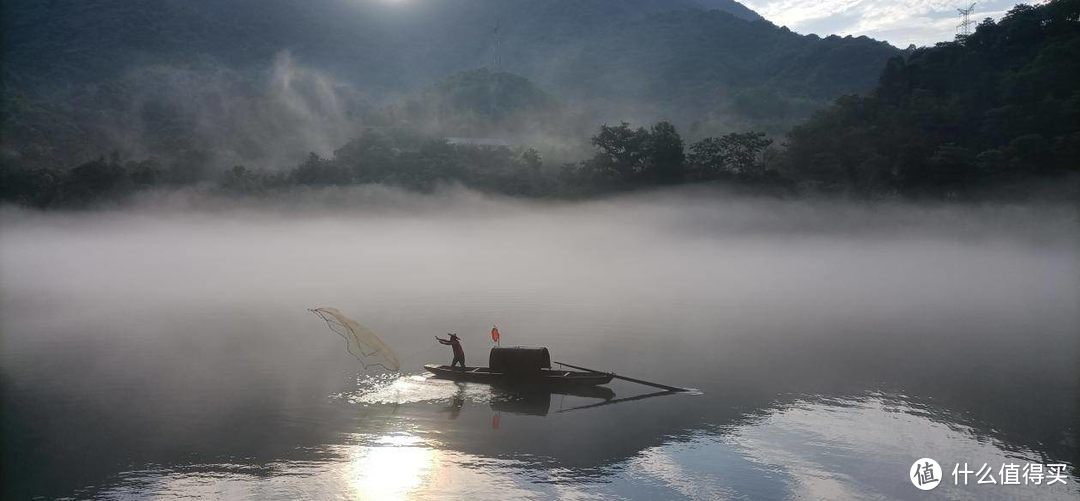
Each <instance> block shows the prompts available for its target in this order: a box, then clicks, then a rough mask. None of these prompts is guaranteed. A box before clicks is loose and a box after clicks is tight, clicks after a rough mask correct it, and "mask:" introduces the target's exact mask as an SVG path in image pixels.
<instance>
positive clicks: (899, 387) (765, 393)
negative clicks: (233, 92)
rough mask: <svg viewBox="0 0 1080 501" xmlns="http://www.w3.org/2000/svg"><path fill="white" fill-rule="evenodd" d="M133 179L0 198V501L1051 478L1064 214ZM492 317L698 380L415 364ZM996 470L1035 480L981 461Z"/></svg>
mask: <svg viewBox="0 0 1080 501" xmlns="http://www.w3.org/2000/svg"><path fill="white" fill-rule="evenodd" d="M162 198H163V199H164V200H161V199H153V198H150V197H148V198H147V199H144V200H142V201H139V202H136V203H134V205H133V206H131V207H125V208H112V209H101V210H97V211H88V212H48V213H42V212H34V211H23V210H15V209H10V208H9V209H4V210H3V211H2V212H0V224H2V226H0V228H2V230H0V231H2V234H0V235H2V238H0V278H2V282H0V287H2V289H0V292H2V294H0V329H2V330H0V333H2V335H3V338H2V343H3V344H2V354H0V366H2V380H0V381H2V390H3V470H4V480H3V484H4V486H3V489H4V496H3V497H4V498H11V499H15V498H29V497H32V496H43V497H63V496H68V497H75V498H101V499H127V498H146V497H153V498H159V499H173V498H180V497H186V496H192V495H197V496H203V497H212V498H218V499H297V498H321V499H397V498H416V499H432V498H470V499H509V498H552V497H558V498H565V499H617V498H629V499H672V498H684V497H685V498H694V499H729V498H743V499H790V498H809V499H819V498H828V499H869V498H885V499H924V498H926V497H927V496H928V495H929V496H933V497H939V498H942V499H945V498H951V499H963V498H968V499H995V498H1002V499H1025V498H1026V499H1077V498H1078V497H1080V488H1078V482H1080V474H1078V470H1077V460H1078V448H1080V444H1078V430H1077V423H1078V422H1080V413H1078V400H1080V398H1078V395H1080V376H1078V374H1080V369H1078V362H1077V360H1080V339H1078V337H1080V336H1078V334H1077V333H1078V332H1080V306H1078V305H1080V245H1078V242H1080V239H1078V236H1080V227H1078V225H1077V220H1076V211H1075V208H1060V207H1035V206H979V207H974V206H952V205H935V206H930V207H926V206H923V207H919V206H914V205H909V204H904V203H899V202H879V203H874V204H855V203H844V202H828V201H777V200H754V199H744V198H738V197H733V196H730V195H726V194H723V193H716V192H712V191H709V190H689V191H680V190H672V191H663V192H654V193H642V194H637V195H630V196H624V197H616V198H610V199H603V200H595V201H587V202H543V201H540V202H535V201H534V202H524V201H515V200H509V199H498V198H489V197H485V196H481V195H477V194H475V193H471V192H468V191H464V190H454V189H448V190H443V191H440V192H437V193H435V194H429V195H410V194H405V193H400V192H395V191H393V190H384V189H377V188H366V189H362V190H345V191H336V192H313V193H307V194H300V195H296V196H292V197H288V198H287V199H286V200H279V201H274V202H269V201H249V202H243V203H241V202H232V201H228V200H224V199H220V198H215V197H213V196H205V195H199V194H196V195H162ZM316 306H333V307H336V308H339V309H340V310H341V311H342V312H344V313H345V314H347V315H349V316H351V317H352V318H355V319H356V320H358V321H359V322H361V323H362V324H364V325H366V326H368V327H370V328H371V329H372V330H373V331H375V332H377V333H378V334H379V335H380V336H381V337H382V338H383V339H384V340H385V341H386V342H387V343H388V344H389V345H391V346H392V347H393V348H394V349H395V350H396V352H397V353H398V355H399V357H400V358H401V361H402V370H401V373H400V374H385V373H381V372H379V371H377V370H364V368H363V366H362V365H361V364H360V363H359V361H357V360H356V359H354V358H352V357H351V356H350V355H349V354H348V353H347V352H346V351H345V346H344V342H343V341H342V339H341V338H339V337H337V336H335V335H334V334H333V333H332V332H330V331H328V330H327V329H326V326H325V324H323V323H322V322H321V321H320V320H319V319H318V318H316V317H315V316H314V315H312V314H311V313H309V312H308V311H307V308H310V307H316ZM492 325H498V327H499V330H500V331H501V333H502V344H503V345H519V344H520V345H538V346H547V347H548V348H549V349H550V350H551V352H552V355H553V358H554V359H555V360H559V361H565V362H568V363H573V364H579V365H585V366H588V367H596V368H600V369H603V370H613V371H615V372H617V373H620V374H626V375H628V376H634V377H639V378H643V379H648V380H655V381H659V382H662V383H666V384H672V385H678V386H684V387H691V388H694V389H695V390H696V391H694V392H691V393H689V394H674V395H652V396H650V395H648V394H650V393H652V391H653V390H652V389H650V388H648V387H643V386H638V385H634V384H631V383H626V382H619V381H616V382H614V383H612V384H611V385H609V388H610V391H609V392H603V391H601V392H594V393H592V394H560V393H546V392H544V393H536V392H526V393H521V392H517V391H514V390H507V389H493V388H490V387H488V386H484V385H478V384H459V383H454V382H450V381H443V380H437V379H432V378H430V377H428V376H427V375H425V374H424V371H423V368H422V365H423V364H424V363H432V362H438V363H449V359H450V357H451V354H450V352H449V350H448V349H447V347H445V346H441V345H438V344H437V343H436V342H435V341H434V339H432V336H434V335H443V334H445V333H447V332H456V333H458V334H459V335H461V337H462V339H463V343H464V347H465V351H466V357H467V361H468V362H469V364H470V365H486V361H487V350H488V349H489V347H490V346H491V340H490V338H489V336H488V332H489V331H490V329H491V327H492ZM636 397H641V398H636ZM920 458H933V459H935V460H936V461H937V462H938V463H940V465H941V468H942V473H941V475H942V476H943V477H944V478H941V479H939V480H941V482H940V484H939V485H938V487H937V488H936V489H934V490H932V491H929V492H924V491H921V490H919V489H917V488H916V487H915V486H914V485H913V482H912V481H911V479H910V478H909V469H910V468H911V467H912V463H913V462H915V461H916V460H917V459H920ZM965 464H966V465H968V466H969V467H970V469H971V470H979V469H981V467H983V466H984V465H985V466H986V467H987V468H989V469H991V470H992V476H991V477H992V478H993V479H995V480H996V483H994V484H990V483H982V484H979V483H977V479H976V477H977V476H978V475H976V474H972V475H971V477H970V479H969V481H968V485H964V484H963V475H961V476H959V477H955V478H956V480H955V481H954V475H953V469H954V466H963V465H965ZM1011 464H1014V465H1016V466H1017V467H1018V468H1025V471H1027V470H1026V468H1028V467H1029V466H1030V465H1032V464H1037V465H1044V466H1050V465H1063V466H1062V467H1061V468H1062V471H1063V475H1062V476H1061V477H1060V478H1058V479H1057V480H1058V481H1057V482H1054V483H1053V484H1052V485H1051V484H1050V482H1049V480H1044V481H1043V482H1041V484H1040V485H1034V483H1033V481H1029V480H1030V479H1029V478H1028V477H1027V476H1022V477H1019V478H1020V480H1019V483H1020V485H1003V484H1004V483H1005V480H1006V478H1004V476H1005V475H1004V470H1005V469H1006V468H1011V467H1010V466H1008V465H1011ZM1025 482H1027V483H1028V485H1024V483H1025Z"/></svg>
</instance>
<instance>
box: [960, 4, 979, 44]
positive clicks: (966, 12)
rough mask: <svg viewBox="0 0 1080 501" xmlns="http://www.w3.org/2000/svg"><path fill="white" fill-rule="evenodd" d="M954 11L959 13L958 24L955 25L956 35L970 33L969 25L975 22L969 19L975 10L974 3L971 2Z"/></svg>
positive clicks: (961, 35) (963, 35) (962, 35)
mask: <svg viewBox="0 0 1080 501" xmlns="http://www.w3.org/2000/svg"><path fill="white" fill-rule="evenodd" d="M956 12H958V13H960V24H958V25H956V36H957V37H966V36H968V35H970V34H971V25H973V24H975V21H972V20H971V14H972V13H974V12H975V4H971V5H969V6H968V8H966V9H956Z"/></svg>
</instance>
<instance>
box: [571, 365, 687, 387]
mask: <svg viewBox="0 0 1080 501" xmlns="http://www.w3.org/2000/svg"><path fill="white" fill-rule="evenodd" d="M555 363H557V364H559V365H565V366H567V367H571V368H574V369H577V370H582V371H587V372H595V373H597V374H611V377H613V378H616V379H622V380H624V381H630V382H631V383H637V384H643V385H645V386H652V387H653V388H660V389H663V390H667V391H690V390H688V389H686V388H679V387H678V386H668V385H666V384H660V383H654V382H652V381H645V380H643V379H635V378H632V377H626V376H619V375H617V374H615V373H614V372H604V371H598V370H596V369H590V368H588V367H578V366H576V365H570V364H565V363H562V362H555Z"/></svg>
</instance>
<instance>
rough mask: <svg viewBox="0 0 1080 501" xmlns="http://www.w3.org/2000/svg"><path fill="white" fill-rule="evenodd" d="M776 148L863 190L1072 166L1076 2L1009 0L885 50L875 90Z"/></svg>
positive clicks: (1079, 83) (1078, 88)
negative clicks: (973, 20) (923, 44)
mask: <svg viewBox="0 0 1080 501" xmlns="http://www.w3.org/2000/svg"><path fill="white" fill-rule="evenodd" d="M784 157H785V159H784V163H785V164H786V169H787V170H788V172H789V173H790V175H792V176H794V177H797V178H799V179H802V180H804V181H805V182H807V183H813V184H817V185H819V186H822V187H826V188H831V189H838V190H844V191H856V192H862V193H868V192H878V193H880V192H894V193H901V194H906V195H920V194H926V195H935V196H936V195H942V194H950V193H951V194H955V193H962V192H964V191H967V190H970V189H972V188H977V187H980V186H1003V185H1010V184H1016V183H1017V182H1022V181H1026V180H1031V179H1038V178H1044V179H1045V178H1049V179H1057V178H1060V176H1061V174H1068V173H1072V174H1078V173H1080V0H1054V1H1051V2H1048V3H1046V4H1043V5H1039V6H1028V5H1018V6H1017V7H1016V8H1014V9H1013V10H1012V11H1010V12H1009V13H1008V15H1006V16H1005V17H1004V18H1003V19H1002V20H1001V21H1000V22H997V23H995V22H993V21H990V20H987V21H985V22H983V23H982V24H980V25H979V26H978V28H977V29H976V30H975V32H974V33H972V34H971V35H969V36H966V37H962V38H960V39H959V40H957V41H955V42H950V43H941V44H938V45H937V46H935V47H930V48H924V49H919V50H916V51H914V52H913V53H912V54H911V55H909V56H908V57H906V58H904V57H896V58H893V59H891V60H890V61H889V63H888V65H887V66H886V68H885V69H884V71H883V72H882V74H881V80H880V83H879V84H878V86H877V88H876V89H875V90H874V91H873V92H872V93H870V94H869V95H866V96H848V97H844V98H842V99H840V100H839V101H837V102H836V104H835V105H833V106H832V107H830V108H828V109H826V110H824V111H822V112H820V113H818V114H817V115H816V116H814V118H813V119H812V120H810V121H809V122H807V123H806V124H803V125H800V126H798V127H796V128H795V129H794V130H793V131H792V132H791V133H790V135H789V138H788V141H787V149H786V151H785V152H784ZM1073 179H1074V180H1075V178H1073Z"/></svg>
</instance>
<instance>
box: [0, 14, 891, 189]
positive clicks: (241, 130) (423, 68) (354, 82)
mask: <svg viewBox="0 0 1080 501" xmlns="http://www.w3.org/2000/svg"><path fill="white" fill-rule="evenodd" d="M0 8H2V9H3V15H2V18H0V19H2V22H3V30H2V31H3V34H2V37H3V56H4V63H3V79H4V108H5V120H4V130H3V133H4V134H3V155H4V156H3V158H4V161H5V162H15V163H20V164H30V165H36V166H50V167H52V166H58V165H72V164H74V163H77V162H80V161H85V160H88V159H90V158H95V157H97V156H98V155H100V154H102V153H107V152H110V151H112V150H118V151H119V152H120V153H121V154H122V155H124V156H126V157H157V158H162V159H164V160H166V161H173V160H176V159H181V160H182V162H183V163H186V164H191V165H192V166H194V165H195V164H199V165H203V164H212V167H215V166H216V167H222V166H228V165H230V164H233V163H241V162H242V163H248V164H252V163H254V164H259V165H266V166H270V167H272V166H274V165H281V164H283V163H284V164H288V163H292V162H294V161H295V160H296V159H297V158H300V156H302V155H306V153H307V151H322V152H330V151H332V150H333V149H334V148H336V147H338V146H340V145H341V144H344V142H346V141H347V140H348V139H349V138H350V137H353V136H354V135H356V133H358V131H360V130H362V129H363V127H364V126H366V125H369V124H370V122H371V121H372V120H373V117H374V118H385V117H386V116H387V114H386V113H385V110H386V108H387V107H398V108H399V109H400V107H401V106H403V105H404V103H407V102H409V101H412V102H416V101H417V100H419V99H422V96H423V95H424V94H425V93H429V91H430V90H431V89H432V88H433V86H436V85H438V83H439V82H443V81H444V80H445V79H447V78H449V77H450V75H453V74H457V73H459V72H462V71H468V70H475V69H477V68H481V67H494V68H495V70H496V72H500V73H510V74H516V75H518V76H520V77H522V78H524V79H527V80H528V81H530V82H531V84H530V85H533V86H535V87H536V88H537V89H539V90H540V91H541V92H543V93H545V94H547V95H550V96H552V97H553V98H554V99H556V100H558V101H559V102H561V103H563V104H564V105H565V108H564V109H568V110H569V109H572V110H574V111H575V114H574V115H573V117H571V118H570V119H569V120H568V122H571V123H573V124H574V125H576V126H578V127H577V128H574V129H573V130H572V131H570V132H571V133H572V134H574V135H576V136H581V135H583V132H584V131H587V130H589V129H591V128H592V127H595V126H596V125H598V124H599V123H601V122H603V121H607V122H618V121H620V120H631V121H654V120H657V119H661V118H663V119H669V120H672V121H673V122H674V123H676V124H678V125H680V126H682V127H684V130H686V131H688V132H689V133H690V134H691V135H693V136H703V135H707V134H710V133H714V132H726V131H730V130H741V129H743V128H747V127H751V126H752V127H757V128H761V129H764V130H767V131H770V132H773V133H780V132H782V131H783V130H786V128H787V127H788V126H790V125H791V124H793V123H795V122H796V121H797V120H799V119H801V118H802V117H805V116H808V115H809V113H810V112H811V111H813V110H814V109H817V108H819V107H820V106H822V105H824V104H825V103H827V102H828V101H829V100H831V99H833V98H835V97H837V96H839V95H842V94H846V93H852V92H861V91H865V90H867V89H869V88H871V87H872V86H873V83H874V82H875V80H876V75H877V73H878V72H879V71H880V68H881V67H882V66H883V65H884V62H885V61H886V60H887V59H888V58H889V57H891V56H894V55H896V54H897V53H898V51H897V50H896V49H895V48H893V47H891V46H889V45H887V44H885V43H882V42H877V41H873V40H869V39H866V38H850V37H848V38H840V37H828V38H825V39H822V38H819V37H816V36H801V35H798V34H795V33H792V32H790V31H788V30H786V29H784V28H780V27H777V26H775V25H773V24H771V23H769V22H767V21H765V20H761V19H760V17H759V16H757V15H756V14H755V13H753V12H752V11H750V10H749V9H747V8H745V7H744V6H742V5H741V4H738V3H736V2H734V1H732V0H414V1H409V2H388V1H382V0H309V1H303V2H300V1H294V0H153V1H150V0H97V1H85V0H47V1H41V0H8V1H5V2H3V4H2V7H0ZM181 160H176V161H181ZM193 168H194V167H193Z"/></svg>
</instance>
